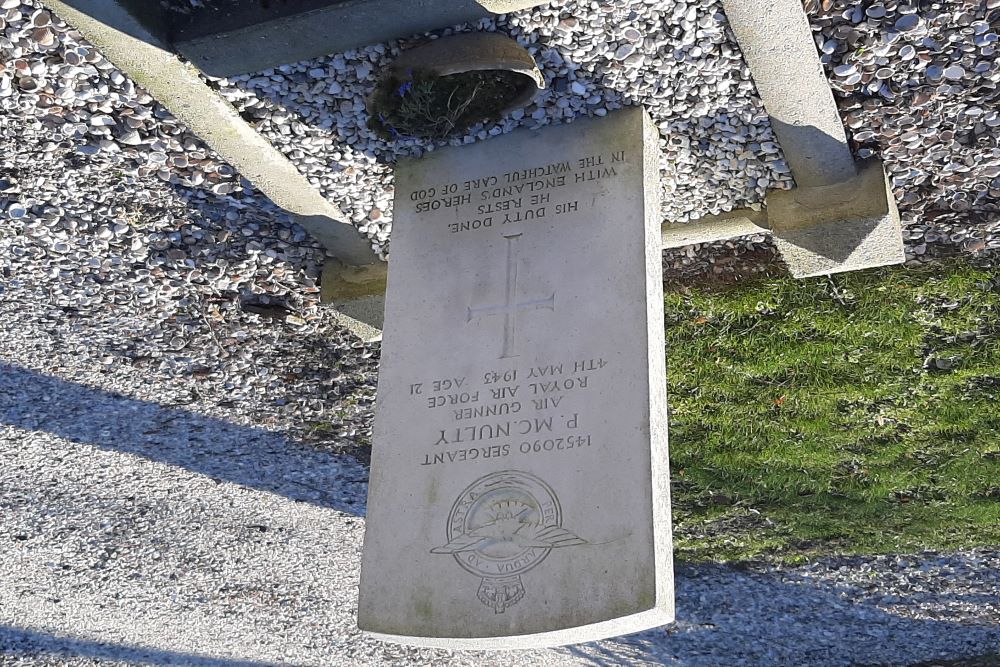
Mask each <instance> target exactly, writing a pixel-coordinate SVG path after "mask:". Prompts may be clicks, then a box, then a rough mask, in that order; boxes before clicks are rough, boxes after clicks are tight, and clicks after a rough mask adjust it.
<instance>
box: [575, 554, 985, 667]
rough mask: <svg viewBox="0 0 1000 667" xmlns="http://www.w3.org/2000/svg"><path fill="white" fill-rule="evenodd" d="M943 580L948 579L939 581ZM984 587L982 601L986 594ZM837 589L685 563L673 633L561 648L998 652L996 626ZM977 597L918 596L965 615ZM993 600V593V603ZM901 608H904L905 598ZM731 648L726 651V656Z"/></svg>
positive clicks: (734, 660) (591, 655)
mask: <svg viewBox="0 0 1000 667" xmlns="http://www.w3.org/2000/svg"><path fill="white" fill-rule="evenodd" d="M942 576H945V575H942ZM987 586H988V584H984V590H983V591H982V593H981V594H982V595H988V593H986V591H985V588H986V587H987ZM845 593H846V591H845V590H844V589H843V588H842V587H839V586H838V585H837V584H835V583H832V582H828V581H821V580H818V579H812V578H806V577H800V578H799V579H798V581H794V582H790V581H788V575H787V573H786V577H785V579H784V580H783V579H782V578H781V577H780V576H779V575H778V574H776V573H773V572H752V573H747V572H740V571H737V570H735V569H733V568H730V567H727V566H724V565H679V567H678V569H677V621H676V622H675V623H674V624H673V625H670V626H666V627H663V628H658V629H655V630H648V631H645V632H640V633H636V634H633V635H628V636H624V637H618V638H615V639H610V640H606V641H602V642H593V643H590V644H581V645H577V646H570V647H566V648H564V649H559V650H560V651H563V652H566V653H569V654H570V655H573V656H575V657H578V658H580V659H581V660H583V661H585V662H586V663H587V664H593V665H599V666H602V667H603V666H610V665H635V664H666V665H671V664H676V665H692V666H695V665H697V666H702V665H704V666H708V665H719V664H740V665H760V666H764V665H768V666H770V665H776V664H797V665H813V666H817V667H818V666H822V665H831V666H832V665H849V664H850V665H869V666H876V665H880V666H881V665H885V666H888V665H906V664H912V663H917V662H922V661H925V660H930V659H939V658H942V657H945V656H947V657H950V658H952V659H954V658H958V657H962V656H974V655H981V654H983V653H984V652H987V651H988V650H989V648H990V647H996V646H1000V625H996V624H993V625H990V624H985V623H984V624H972V623H968V622H960V621H957V620H956V621H949V620H928V619H917V618H910V617H906V616H901V615H899V614H895V613H892V612H891V611H887V610H885V609H882V608H880V607H879V606H878V605H877V604H875V602H873V601H861V602H858V601H855V600H852V599H849V598H848V597H846V595H845ZM970 597H971V598H973V599H975V598H979V597H980V594H978V593H975V594H974V593H966V594H957V593H953V592H941V593H935V592H934V591H926V592H924V593H922V594H921V599H920V602H921V606H925V605H929V606H931V607H933V608H935V609H939V610H942V609H947V608H948V607H949V606H953V608H959V607H961V606H962V605H963V604H967V603H968V602H969V598H970ZM993 597H994V599H995V595H994V596H993ZM898 604H901V605H906V604H907V600H906V597H905V596H904V597H903V599H901V600H900V601H899V603H898ZM727 651H728V654H727Z"/></svg>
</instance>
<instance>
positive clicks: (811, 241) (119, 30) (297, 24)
mask: <svg viewBox="0 0 1000 667" xmlns="http://www.w3.org/2000/svg"><path fill="white" fill-rule="evenodd" d="M43 2H44V3H45V4H46V5H47V6H48V7H49V8H51V9H52V10H53V11H54V12H55V13H56V14H58V15H59V16H61V17H62V18H64V19H65V20H67V21H68V22H70V23H71V24H72V25H73V26H74V27H76V28H77V29H78V30H79V31H80V32H81V33H83V35H84V36H85V37H86V38H87V39H88V40H89V41H90V42H92V43H93V44H95V45H96V46H97V47H98V48H99V49H101V51H102V52H103V53H104V54H105V56H106V57H107V58H109V59H110V60H111V61H112V62H113V63H114V64H115V65H116V66H117V67H118V68H119V69H121V70H122V71H123V72H125V73H126V74H128V75H129V76H130V77H132V78H133V79H134V80H135V81H136V82H137V83H139V84H140V85H142V86H143V87H144V88H146V89H147V90H148V91H149V92H150V93H151V94H152V95H153V96H154V97H155V98H156V99H157V100H158V101H160V102H161V103H162V104H163V105H164V106H166V107H167V108H168V109H169V110H170V111H171V113H173V114H174V115H175V116H176V117H177V118H179V119H180V120H182V121H183V122H184V123H186V124H187V125H188V127H190V128H191V130H192V131H193V132H194V133H195V134H197V135H198V136H199V137H201V138H202V139H203V140H204V141H205V143H206V144H208V145H209V146H210V147H211V148H212V149H213V150H214V151H215V152H216V153H218V154H219V155H220V156H221V157H222V158H223V159H224V160H226V161H227V162H229V163H230V164H232V165H233V166H234V167H236V168H237V169H238V170H239V172H240V173H241V174H242V175H243V176H244V177H246V178H247V179H248V180H250V181H251V182H252V183H253V184H254V185H255V186H256V187H258V188H259V189H260V190H261V191H262V192H263V193H264V194H266V195H267V196H268V197H270V198H271V199H272V200H273V201H274V202H275V203H276V204H278V205H279V206H281V207H283V208H285V209H286V210H288V211H289V212H291V213H292V214H294V215H295V216H296V218H297V221H298V222H299V223H300V224H302V226H303V227H305V228H306V229H307V230H308V231H309V232H310V233H311V234H312V235H313V236H314V237H315V238H316V239H317V240H318V241H319V242H320V243H321V244H323V245H324V246H325V247H326V248H327V250H328V254H330V255H332V259H330V260H329V261H328V262H327V265H326V267H325V268H324V271H323V280H322V299H323V301H324V302H326V303H331V304H333V306H334V308H335V309H336V312H337V313H338V317H339V319H340V320H341V322H342V323H343V324H345V325H347V326H348V327H349V328H350V329H352V330H353V331H354V332H355V333H356V334H357V335H359V336H361V337H362V338H364V339H366V340H375V339H378V338H379V337H380V335H381V334H380V332H379V329H380V328H381V326H382V310H383V304H384V294H385V277H386V264H385V262H383V261H381V260H380V259H379V258H378V257H377V256H376V255H375V253H374V251H373V250H372V249H371V247H370V245H369V243H368V241H367V240H366V239H364V238H363V237H362V236H361V235H360V234H359V233H358V232H357V230H356V229H355V228H354V226H353V225H351V224H350V222H349V221H348V220H347V219H346V217H345V216H344V215H343V214H342V212H341V211H340V210H338V209H337V207H335V206H334V205H333V204H331V203H330V202H328V201H327V200H326V199H325V198H324V197H323V196H322V195H321V194H320V193H319V192H318V191H317V190H316V189H315V188H314V187H313V186H312V185H311V184H310V183H309V181H308V179H307V178H306V177H305V176H303V175H302V174H301V173H299V171H298V170H297V169H296V168H295V166H294V165H293V164H292V163H291V162H289V161H288V159H287V158H285V157H284V155H282V154H281V153H280V152H279V151H278V150H277V149H275V148H274V147H273V146H271V144H270V143H269V142H268V141H267V140H266V139H265V138H263V137H262V136H261V135H260V134H258V133H257V132H256V131H255V130H254V129H253V128H252V127H251V126H250V125H249V124H247V123H246V122H245V121H244V120H243V119H242V118H240V116H239V115H238V114H237V113H236V111H235V109H233V108H232V106H230V105H229V104H228V102H226V101H225V100H224V99H223V98H222V97H221V96H220V95H218V94H217V93H216V92H215V91H214V90H212V89H211V88H210V87H209V86H208V85H206V84H205V83H204V81H202V79H201V78H200V77H199V75H198V70H197V68H195V67H194V66H193V65H192V64H190V63H186V62H183V61H182V60H181V59H179V58H178V57H177V56H176V55H174V53H173V50H172V49H173V48H179V50H180V51H181V53H182V54H183V55H184V56H185V57H186V58H188V59H190V60H192V61H194V62H202V63H203V64H204V65H205V67H206V68H208V70H211V71H212V72H213V73H216V74H218V73H221V72H229V73H231V74H232V73H238V72H246V71H251V70H255V69H261V68H264V67H267V66H269V65H274V64H277V63H275V62H274V61H275V59H278V60H281V61H282V62H291V61H295V60H298V59H301V58H307V57H311V56H313V55H319V54H323V53H331V52H335V51H339V50H345V49H347V48H352V47H355V46H360V45H362V44H363V43H372V42H377V41H382V40H385V39H389V38H392V37H400V36H404V35H400V34H399V33H400V32H403V31H409V32H410V34H413V33H418V32H421V31H423V30H426V29H429V28H435V27H440V26H442V25H452V24H457V23H461V22H463V21H468V20H475V19H476V18H483V17H485V16H489V15H490V14H492V13H496V12H508V11H513V10H515V9H522V8H525V7H530V6H534V5H537V4H541V3H539V2H538V0H458V1H457V2H449V1H448V0H347V1H345V2H339V3H336V4H333V5H331V6H329V7H326V8H323V9H319V10H314V11H310V12H302V13H300V14H298V15H293V16H288V17H284V18H281V19H277V20H274V21H268V22H266V23H263V24H259V25H257V26H250V27H242V28H239V29H236V30H232V31H228V32H227V31H225V29H224V27H223V29H222V30H220V32H218V33H216V34H213V35H208V36H205V37H200V38H198V39H196V40H191V41H189V42H185V43H183V44H179V45H173V46H172V45H170V44H168V43H167V40H166V38H165V36H164V35H162V34H155V33H156V32H157V26H156V25H154V24H155V23H156V21H157V20H158V18H157V16H156V12H155V11H151V10H149V4H148V3H147V0H43ZM136 2H138V3H139V4H138V5H137V4H136ZM362 5H364V11H362ZM723 6H724V9H725V11H726V15H727V17H728V19H729V22H730V24H731V26H732V29H733V31H734V33H735V34H736V37H737V40H738V42H739V44H740V48H741V49H742V50H743V53H744V56H745V58H746V60H747V63H748V64H749V66H750V69H751V71H752V73H753V76H754V81H755V83H756V85H757V89H758V91H759V92H760V95H761V98H762V100H763V102H764V106H765V107H766V109H767V111H768V113H769V115H770V117H771V121H772V126H773V127H774V131H775V134H776V135H777V137H778V140H779V142H780V144H781V146H782V149H783V151H784V154H785V157H786V159H787V161H788V163H789V165H790V167H791V169H792V174H793V176H794V177H795V180H796V183H797V184H798V187H797V188H796V189H795V190H793V191H790V192H788V191H773V192H771V193H770V194H769V195H768V196H767V201H766V204H767V210H766V211H762V210H759V209H746V210H741V211H733V212H731V213H726V214H722V215H718V216H709V217H706V218H703V219H701V220H699V221H697V222H695V223H693V224H690V225H681V226H673V225H669V224H666V225H664V228H663V244H664V247H666V248H670V247H679V246H683V245H689V244H692V243H703V242H707V241H718V240H724V239H730V238H734V237H737V236H743V235H747V234H756V233H761V232H765V233H770V234H773V236H774V238H775V242H776V244H777V245H778V248H779V250H780V251H781V253H782V255H783V257H784V259H785V262H786V264H788V266H789V269H790V271H791V273H792V275H793V276H795V277H799V278H802V277H807V276H812V275H822V274H828V273H836V272H839V271H849V270H857V269H864V268H870V267H875V266H883V265H886V264H898V263H902V262H903V261H904V260H905V255H904V251H903V242H902V234H901V231H900V220H899V212H898V211H897V209H896V205H895V202H894V201H893V197H892V193H891V190H890V189H889V187H888V183H887V181H886V178H885V174H884V171H883V169H882V167H881V165H880V164H878V163H877V162H876V163H867V164H865V165H864V166H862V168H861V169H860V171H859V170H858V169H857V167H856V166H855V164H854V161H853V158H852V155H851V152H850V149H849V146H848V144H847V137H846V134H845V132H844V127H843V124H842V122H841V120H840V115H839V113H838V111H837V107H836V104H835V102H834V100H833V96H832V93H831V91H830V88H829V84H828V82H827V80H826V76H825V74H824V72H823V68H822V65H821V63H820V62H819V58H818V55H817V52H816V46H815V43H814V42H813V39H812V33H811V31H810V28H809V23H808V18H807V17H806V15H805V12H804V11H803V9H802V5H801V2H800V0H724V1H723ZM130 10H131V12H132V13H130ZM366 12H368V13H367V14H366ZM338 13H339V14H338ZM352 15H353V16H362V17H365V16H367V20H365V21H362V23H364V26H363V29H362V26H359V25H355V24H354V23H352V20H350V19H349V17H350V16H352ZM137 17H138V18H137ZM400 17H413V18H412V21H413V22H412V23H411V22H408V21H409V19H408V20H407V21H406V22H403V24H402V27H401V26H400V22H399V20H400ZM159 20H162V17H160V19H159ZM303 21H306V22H308V23H309V25H310V29H309V30H305V28H304V27H303V26H304V24H303ZM330 25H336V26H338V31H330V30H329V26H330ZM352 26H353V27H352ZM161 27H162V26H161ZM334 33H336V35H340V37H336V38H335V34H334ZM345 35H347V37H345ZM775 35H780V38H779V39H775V38H774V37H775ZM265 38H266V39H268V40H271V41H269V42H268V44H269V46H270V47H271V49H270V51H269V53H270V55H271V57H270V58H269V60H268V61H267V62H264V61H258V60H255V58H257V57H258V55H257V54H259V53H260V52H261V51H264V50H263V49H258V48H255V47H254V46H253V44H254V43H255V41H258V40H260V39H265ZM341 38H343V40H346V41H337V39H341ZM199 40H201V41H202V42H204V44H202V45H201V46H197V48H196V47H195V46H192V45H194V44H195V42H198V41H199ZM205 40H207V41H205ZM280 43H284V44H286V47H280V46H279V44H280ZM299 48H301V49H302V50H295V49H299ZM197 49H204V51H203V52H202V51H198V50H197ZM213 50H214V51H213ZM210 52H211V53H215V55H211V53H210ZM222 52H224V53H225V59H226V60H225V63H223V62H222V61H221V60H219V58H221V57H222V56H220V55H219V53H222ZM199 53H200V54H201V55H199ZM213 58H214V59H215V60H212V59H213ZM209 60H212V62H213V63H214V64H209ZM223 65H224V66H223ZM208 70H207V71H208Z"/></svg>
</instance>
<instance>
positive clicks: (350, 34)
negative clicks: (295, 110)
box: [174, 0, 542, 76]
mask: <svg viewBox="0 0 1000 667" xmlns="http://www.w3.org/2000/svg"><path fill="white" fill-rule="evenodd" d="M538 4H542V3H541V2H539V1H538V0H480V1H478V2H477V1H475V0H354V2H345V3H338V4H335V5H332V6H330V7H325V8H322V9H316V10H313V11H309V12H303V13H301V14H296V15H293V16H286V17H282V18H280V19H275V20H274V21H268V22H267V23H260V24H257V25H255V26H248V27H245V28H238V29H235V30H231V31H227V30H225V28H223V29H222V30H221V31H220V32H218V33H216V34H214V35H210V36H206V37H198V38H195V39H191V40H186V41H185V40H178V41H177V42H176V43H175V44H174V47H175V48H176V49H177V51H178V52H179V53H180V54H181V55H183V56H184V57H185V58H187V59H188V60H190V61H191V62H192V63H194V64H195V65H197V66H198V67H200V68H201V69H202V71H204V72H206V73H207V74H211V75H213V76H234V75H236V74H244V73H246V72H258V71H260V70H264V69H267V68H269V67H276V66H278V65H282V64H285V63H294V62H298V61H300V60H306V59H310V58H315V57H318V56H323V55H327V54H330V53H341V52H343V51H347V50H349V49H353V48H358V47H360V46H365V45H368V44H376V43H378V42H384V41H387V40H390V39H395V38H399V37H408V36H410V35H416V34H419V33H422V32H426V31H428V30H436V29H438V28H441V27H444V26H452V25H458V24H460V23H466V22H469V21H476V20H479V19H481V18H485V17H487V16H490V15H492V14H493V13H504V12H509V11H514V10H516V9H524V8H526V7H532V6H534V5H538ZM334 26H335V29H332V27H334Z"/></svg>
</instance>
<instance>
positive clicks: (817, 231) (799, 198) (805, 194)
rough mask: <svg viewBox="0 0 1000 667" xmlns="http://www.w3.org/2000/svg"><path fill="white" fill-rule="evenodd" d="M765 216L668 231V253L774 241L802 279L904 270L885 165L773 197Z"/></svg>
mask: <svg viewBox="0 0 1000 667" xmlns="http://www.w3.org/2000/svg"><path fill="white" fill-rule="evenodd" d="M766 204H767V208H766V210H759V209H756V208H755V209H740V210H736V211H732V212H729V213H724V214H722V215H718V216H711V217H709V218H702V219H701V220H699V221H698V222H695V223H692V224H688V225H670V224H665V225H664V226H663V246H664V248H677V247H682V246H686V245H691V244H694V243H712V242H717V241H726V240H729V239H732V238H737V237H740V236H749V235H751V234H760V233H767V234H770V235H771V236H772V238H773V240H774V243H775V245H776V246H777V248H778V252H779V253H780V255H781V257H782V260H783V261H784V262H785V264H786V265H787V266H788V270H789V272H790V273H791V274H792V276H794V277H796V278H808V277H810V276H819V275H827V274H831V273H841V272H844V271H857V270H861V269H869V268H874V267H877V266H886V265H889V264H901V263H903V262H904V261H905V259H906V256H905V253H904V250H903V238H902V232H901V227H900V219H899V211H898V209H897V208H896V203H895V201H894V200H893V197H892V190H891V189H890V187H889V181H888V179H887V178H886V174H885V170H884V169H883V167H882V163H881V162H879V161H878V160H869V161H867V162H865V163H862V164H861V165H860V168H859V170H858V174H857V175H856V176H854V177H853V178H850V179H848V180H846V181H843V182H841V183H836V184H833V185H826V186H820V187H815V188H794V189H792V190H772V191H771V192H770V193H768V195H767V199H766Z"/></svg>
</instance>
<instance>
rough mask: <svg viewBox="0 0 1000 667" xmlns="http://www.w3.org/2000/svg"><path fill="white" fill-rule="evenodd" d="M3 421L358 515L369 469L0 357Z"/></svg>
mask: <svg viewBox="0 0 1000 667" xmlns="http://www.w3.org/2000/svg"><path fill="white" fill-rule="evenodd" d="M0 424H7V425H9V426H13V427H15V428H19V429H23V430H26V431H45V432H47V433H51V434H52V435H55V436H58V437H60V438H64V439H66V440H70V441H72V442H77V443H81V444H85V445H90V446H92V447H100V448H101V449H105V450H114V451H119V452H123V453H126V454H132V455H135V456H141V457H143V458H146V459H150V460H152V461H157V462H160V463H166V464H168V465H172V466H177V467H180V468H185V469H187V470H190V471H192V472H195V473H198V474H201V475H205V476H207V477H210V478H212V479H215V480H218V481H225V482H232V483H234V484H240V485H242V486H247V487H250V488H253V489H259V490H261V491H268V492H271V493H276V494H279V495H282V496H285V497H287V498H290V499H291V500H295V501H299V502H306V503H310V504H313V505H318V506H321V507H329V508H332V509H335V510H338V511H340V512H345V513H348V514H353V515H358V516H363V515H364V512H365V494H366V493H367V487H368V471H367V470H366V469H365V468H364V467H363V466H362V465H360V464H359V463H357V461H355V460H354V459H353V458H350V457H348V456H337V455H335V454H329V453H324V452H320V451H317V450H316V449H313V448H308V447H305V446H303V445H301V444H299V443H297V442H295V441H293V440H290V439H289V438H287V437H285V436H284V435H282V434H280V433H273V432H271V431H267V430H264V429H259V428H253V427H250V426H242V425H239V424H233V423H230V422H227V421H223V420H221V419H216V418H213V417H206V416H205V415H201V414H198V413H195V412H190V411H188V410H184V409H182V408H178V407H166V406H162V405H157V404H155V403H149V402H146V401H140V400H136V399H132V398H128V397H127V396H122V395H120V394H114V393H110V392H106V391H102V390H100V389H94V388H91V387H87V386H84V385H80V384H76V383H73V382H67V381H65V380H62V379H59V378H55V377H51V376H47V375H42V374H40V373H36V372H35V371H32V370H28V369H26V368H23V367H20V366H14V365H11V364H6V363H3V362H2V361H0Z"/></svg>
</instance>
